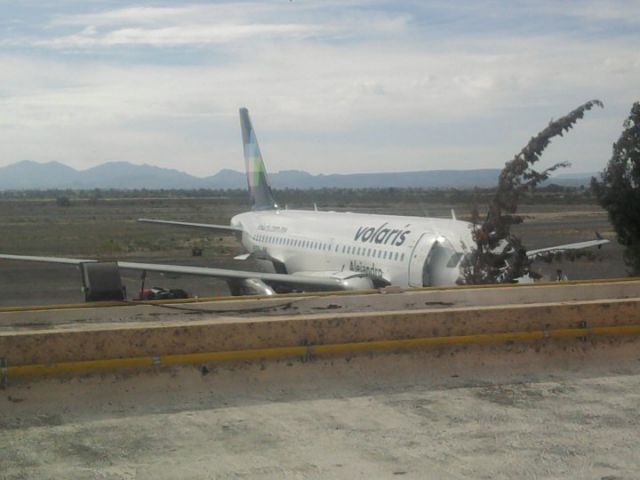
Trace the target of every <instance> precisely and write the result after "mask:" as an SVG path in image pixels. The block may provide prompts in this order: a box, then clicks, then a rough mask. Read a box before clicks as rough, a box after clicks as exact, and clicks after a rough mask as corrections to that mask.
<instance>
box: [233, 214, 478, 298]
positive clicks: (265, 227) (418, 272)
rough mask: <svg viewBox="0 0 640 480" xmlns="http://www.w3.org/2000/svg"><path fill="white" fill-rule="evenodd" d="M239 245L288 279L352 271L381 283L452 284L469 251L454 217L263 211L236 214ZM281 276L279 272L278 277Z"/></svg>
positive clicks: (463, 228)
mask: <svg viewBox="0 0 640 480" xmlns="http://www.w3.org/2000/svg"><path fill="white" fill-rule="evenodd" d="M231 225H232V226H236V227H242V229H243V230H244V234H243V236H242V244H243V245H244V247H245V248H246V249H247V250H248V251H249V252H250V253H252V254H253V255H254V256H255V257H256V258H258V259H260V258H262V259H265V260H269V261H270V262H271V263H272V264H274V265H275V266H276V269H278V268H281V269H284V270H285V271H286V272H287V273H301V272H305V273H312V272H340V271H354V272H362V273H366V274H367V275H368V276H370V277H371V278H372V279H373V280H374V282H376V283H377V284H380V285H385V284H391V285H397V286H400V287H409V286H412V287H422V286H431V285H452V284H455V282H456V280H457V279H458V277H459V275H460V270H459V266H460V260H461V259H462V256H463V255H464V254H465V253H468V252H469V251H470V250H469V249H470V247H471V246H472V245H473V238H472V225H471V224H470V223H468V222H462V221H458V220H453V219H440V218H421V217H405V216H395V215H374V214H357V213H344V212H320V211H305V210H265V211H253V212H247V213H242V214H239V215H236V216H235V217H233V219H232V220H231ZM283 273H284V272H283Z"/></svg>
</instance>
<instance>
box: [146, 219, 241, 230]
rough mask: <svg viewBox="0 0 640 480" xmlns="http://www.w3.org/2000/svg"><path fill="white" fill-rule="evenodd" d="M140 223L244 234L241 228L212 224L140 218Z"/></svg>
mask: <svg viewBox="0 0 640 480" xmlns="http://www.w3.org/2000/svg"><path fill="white" fill-rule="evenodd" d="M138 221H139V222H142V223H156V224H161V225H173V226H177V227H190V228H205V229H209V230H218V231H220V232H229V233H234V232H242V228H241V227H233V226H231V225H214V224H211V223H190V222H176V221H174V220H156V219H154V218H139V219H138Z"/></svg>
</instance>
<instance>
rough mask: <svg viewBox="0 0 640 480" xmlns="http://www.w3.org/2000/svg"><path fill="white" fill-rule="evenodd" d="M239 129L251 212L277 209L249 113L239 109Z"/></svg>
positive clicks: (244, 109)
mask: <svg viewBox="0 0 640 480" xmlns="http://www.w3.org/2000/svg"><path fill="white" fill-rule="evenodd" d="M240 127H241V129H242V145H243V147H244V164H245V169H246V172H247V185H248V187H249V196H250V197H251V205H252V209H253V210H273V209H276V208H278V205H277V204H276V201H275V200H274V198H273V194H272V193H271V186H270V185H269V180H268V178H267V170H266V169H265V167H264V162H263V161H262V154H261V153H260V147H259V146H258V140H257V138H256V133H255V131H254V130H253V126H252V125H251V119H250V118H249V111H248V110H247V109H246V108H241V109H240Z"/></svg>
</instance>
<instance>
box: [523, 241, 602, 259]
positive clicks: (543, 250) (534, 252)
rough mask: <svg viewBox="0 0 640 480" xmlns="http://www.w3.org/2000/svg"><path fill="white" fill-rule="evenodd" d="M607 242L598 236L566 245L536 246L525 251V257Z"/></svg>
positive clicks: (600, 244) (534, 256)
mask: <svg viewBox="0 0 640 480" xmlns="http://www.w3.org/2000/svg"><path fill="white" fill-rule="evenodd" d="M607 243H609V240H606V239H604V238H598V239H596V240H587V241H586V242H576V243H567V244H566V245H556V246H553V247H546V248H538V249H536V250H529V251H527V257H529V258H536V257H539V256H541V255H545V254H548V253H559V252H566V251H569V250H583V249H585V248H592V247H598V248H600V247H601V246H602V245H605V244H607Z"/></svg>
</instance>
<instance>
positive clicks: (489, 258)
mask: <svg viewBox="0 0 640 480" xmlns="http://www.w3.org/2000/svg"><path fill="white" fill-rule="evenodd" d="M594 106H598V107H604V105H603V103H602V102H601V101H600V100H590V101H588V102H586V103H585V104H583V105H581V106H579V107H578V108H576V109H575V110H573V111H572V112H570V113H569V114H567V115H565V116H564V117H562V118H559V119H558V120H552V121H551V122H550V123H549V125H548V126H547V127H546V128H545V129H544V130H542V131H541V132H540V133H538V135H536V136H535V137H533V138H531V140H529V143H527V145H526V146H525V147H524V148H523V149H522V150H521V151H520V152H519V153H518V154H516V155H515V157H513V159H512V160H510V161H509V162H507V163H506V164H505V167H504V169H503V170H502V172H501V173H500V177H499V180H498V189H497V191H496V194H495V196H494V197H493V199H492V201H491V203H490V204H489V210H488V212H487V216H486V218H485V220H484V222H483V223H482V224H481V225H479V226H478V225H476V226H475V228H474V232H473V239H474V242H475V244H476V245H475V249H474V250H473V252H472V253H471V254H470V255H468V256H467V257H466V258H465V259H464V261H463V264H462V275H461V278H460V279H459V283H463V284H479V283H505V282H514V281H515V279H517V278H519V277H521V276H523V275H526V274H528V273H530V272H529V267H530V264H531V261H530V260H529V259H528V258H527V253H526V249H525V248H524V246H523V244H522V241H521V240H520V239H519V238H518V237H517V236H515V235H513V234H512V233H511V226H512V225H515V224H518V223H522V221H523V218H522V217H521V216H519V215H516V212H517V211H518V202H519V200H520V195H521V194H522V193H524V192H526V191H530V190H532V189H534V188H535V187H536V186H538V185H539V184H540V183H541V182H543V181H545V180H546V179H547V178H549V176H550V175H551V173H552V172H554V171H555V170H557V169H559V168H564V167H568V166H569V165H570V164H569V163H568V162H560V163H556V164H555V165H553V166H551V167H549V168H546V169H545V170H542V171H540V172H539V171H537V170H535V169H534V168H533V164H535V163H536V162H537V161H538V160H540V156H541V155H542V152H543V151H544V149H545V148H546V147H547V146H548V145H549V142H550V141H551V139H552V138H553V137H555V136H558V135H559V136H563V135H564V133H565V132H568V131H569V130H571V128H573V126H574V125H575V123H576V122H577V121H578V120H579V119H581V118H582V117H584V114H585V112H587V111H588V110H591V109H592V108H593V107H594Z"/></svg>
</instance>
